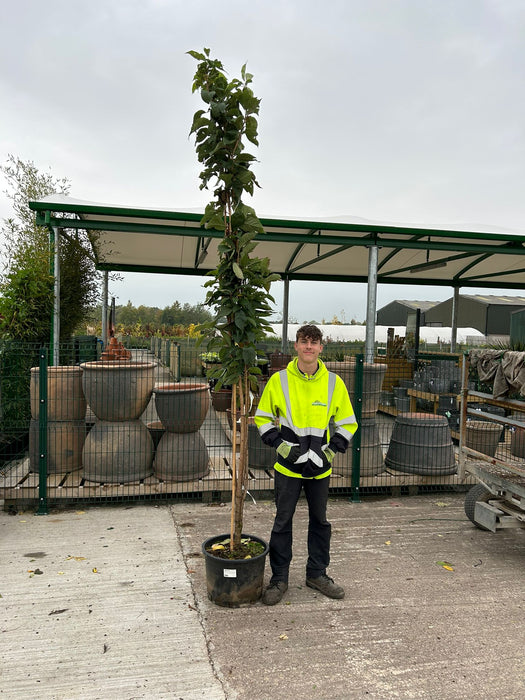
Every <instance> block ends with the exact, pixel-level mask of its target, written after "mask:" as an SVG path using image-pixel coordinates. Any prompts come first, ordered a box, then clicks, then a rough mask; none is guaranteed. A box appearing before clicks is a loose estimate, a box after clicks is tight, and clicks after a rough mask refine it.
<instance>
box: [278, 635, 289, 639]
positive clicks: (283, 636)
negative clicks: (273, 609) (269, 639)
mask: <svg viewBox="0 0 525 700" xmlns="http://www.w3.org/2000/svg"><path fill="white" fill-rule="evenodd" d="M279 639H282V640H284V639H288V635H287V634H280V635H279Z"/></svg>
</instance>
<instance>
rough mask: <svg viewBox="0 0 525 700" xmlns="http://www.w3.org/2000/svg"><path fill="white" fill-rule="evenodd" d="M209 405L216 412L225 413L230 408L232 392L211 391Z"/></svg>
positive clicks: (224, 390)
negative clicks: (210, 404)
mask: <svg viewBox="0 0 525 700" xmlns="http://www.w3.org/2000/svg"><path fill="white" fill-rule="evenodd" d="M211 403H212V406H213V408H214V409H215V410H216V411H226V410H227V409H228V408H231V403H232V390H231V389H219V391H216V390H215V389H213V391H212V392H211Z"/></svg>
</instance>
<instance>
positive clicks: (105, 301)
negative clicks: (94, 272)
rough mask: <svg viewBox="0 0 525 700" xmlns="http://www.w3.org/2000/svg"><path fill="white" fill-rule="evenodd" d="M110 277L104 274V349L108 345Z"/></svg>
mask: <svg viewBox="0 0 525 700" xmlns="http://www.w3.org/2000/svg"><path fill="white" fill-rule="evenodd" d="M108 277H109V272H108V271H107V270H106V271H105V272H104V276H103V281H102V349H103V350H105V349H106V346H107V344H108Z"/></svg>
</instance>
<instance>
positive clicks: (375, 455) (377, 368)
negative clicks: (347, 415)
mask: <svg viewBox="0 0 525 700" xmlns="http://www.w3.org/2000/svg"><path fill="white" fill-rule="evenodd" d="M325 365H326V367H327V369H329V370H330V371H331V372H335V373H336V374H338V375H339V376H340V377H341V379H342V380H343V381H344V383H345V385H346V388H347V389H348V394H349V396H350V400H351V401H352V405H353V406H354V410H355V406H356V402H357V398H362V411H361V424H360V426H359V430H360V431H361V460H360V474H361V476H375V475H376V474H380V473H381V472H383V471H384V470H385V466H384V459H383V449H382V447H381V441H380V439H379V429H378V426H377V422H376V413H377V409H378V406H379V399H380V397H381V387H382V385H383V379H384V376H385V373H386V370H387V365H386V364H385V363H380V362H377V363H375V362H365V363H364V364H363V395H362V397H356V393H355V375H356V361H355V358H354V357H349V358H347V359H345V361H344V362H325ZM352 465H353V450H352V445H350V447H349V448H348V450H347V451H346V452H345V454H341V453H338V454H337V455H336V456H335V458H334V461H333V471H334V473H336V474H341V475H343V476H351V474H352Z"/></svg>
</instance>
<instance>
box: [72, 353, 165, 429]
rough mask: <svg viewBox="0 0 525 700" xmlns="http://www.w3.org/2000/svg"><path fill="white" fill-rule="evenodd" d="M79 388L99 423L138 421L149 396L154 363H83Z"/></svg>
mask: <svg viewBox="0 0 525 700" xmlns="http://www.w3.org/2000/svg"><path fill="white" fill-rule="evenodd" d="M80 366H81V367H82V369H83V370H84V374H83V377H82V385H83V387H84V393H85V395H86V399H87V402H88V404H89V405H90V407H91V409H92V410H93V413H94V414H95V415H96V417H97V418H99V419H100V420H103V421H130V420H136V419H137V418H139V417H140V416H141V415H142V413H144V411H145V410H146V407H147V405H148V403H149V400H150V398H151V394H152V392H153V385H154V383H155V367H156V364H155V363H154V362H130V361H120V360H117V361H114V362H104V361H98V362H84V363H82V364H81V365H80Z"/></svg>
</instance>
